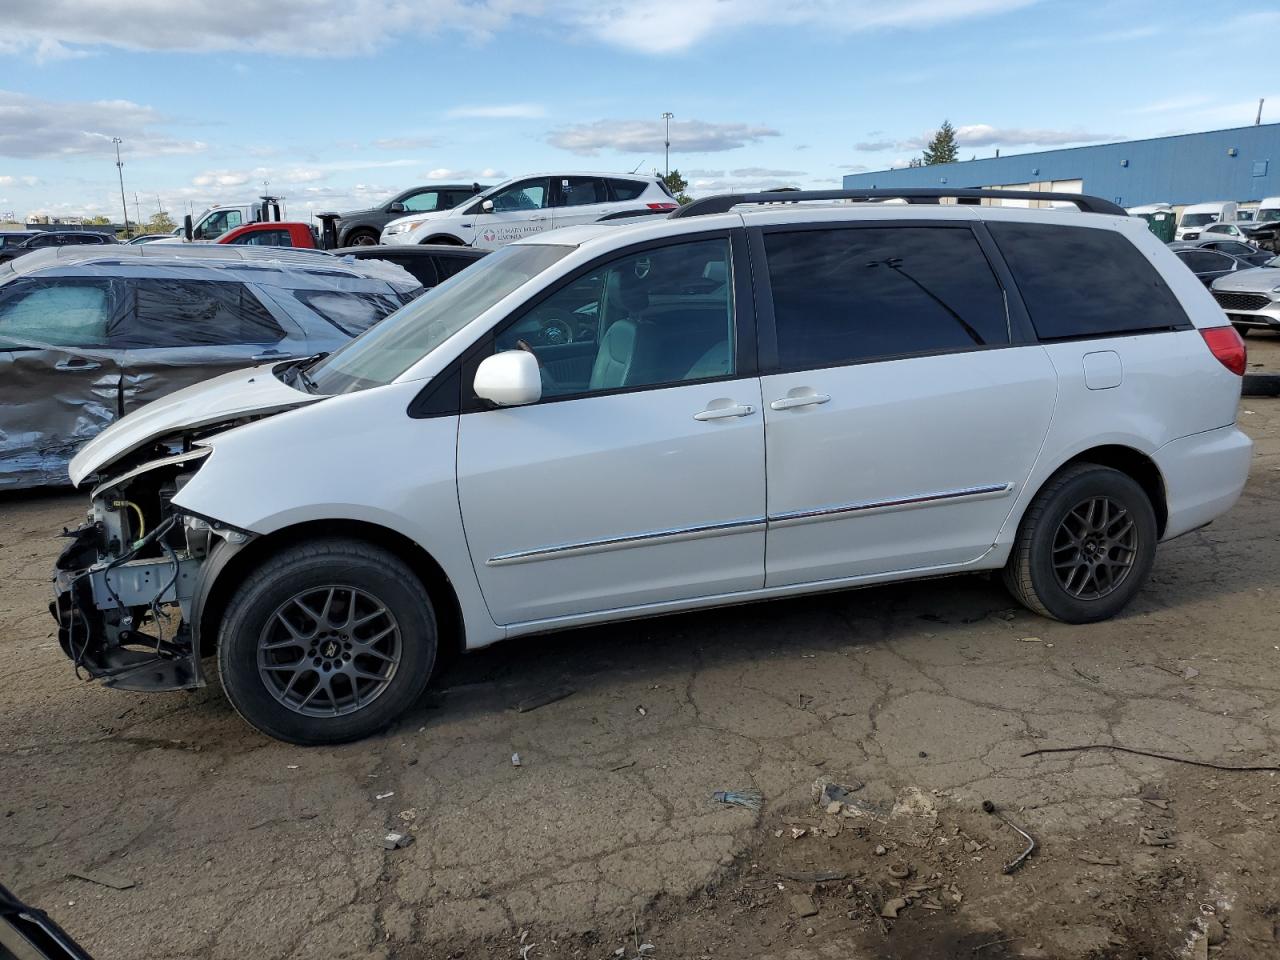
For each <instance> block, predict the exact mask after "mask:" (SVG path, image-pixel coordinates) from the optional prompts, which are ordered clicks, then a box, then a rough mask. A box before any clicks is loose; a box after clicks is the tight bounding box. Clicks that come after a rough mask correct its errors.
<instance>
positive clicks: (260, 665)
mask: <svg viewBox="0 0 1280 960" xmlns="http://www.w3.org/2000/svg"><path fill="white" fill-rule="evenodd" d="M436 648H437V635H436V620H435V615H434V612H433V610H432V607H431V601H430V599H429V598H428V596H427V592H426V590H425V588H424V587H423V586H422V584H421V582H420V581H419V580H418V579H417V577H416V576H414V574H413V571H411V570H410V569H409V568H408V567H407V566H405V564H404V563H403V562H402V561H400V560H399V558H397V557H395V556H394V555H393V554H390V553H388V552H386V551H384V550H381V549H379V548H377V547H374V546H372V545H369V544H366V543H362V542H360V541H356V540H339V539H334V540H322V541H318V542H312V543H305V544H299V545H297V546H293V547H289V548H287V549H285V550H283V551H281V552H280V553H278V554H276V555H275V556H273V557H272V558H271V559H269V560H267V561H266V562H265V563H263V564H262V566H260V567H259V568H258V569H256V570H254V571H253V572H252V573H251V574H250V575H249V576H248V577H247V578H246V579H245V581H244V583H242V584H241V585H240V587H239V588H238V589H237V590H236V592H235V594H234V595H233V597H232V599H231V602H230V604H229V605H228V607H227V612H226V615H225V616H224V618H223V621H222V628H221V630H220V632H219V639H218V665H219V667H220V669H221V672H222V685H223V688H224V689H225V690H226V693H227V697H228V699H229V700H230V701H231V703H232V705H233V706H234V707H235V708H236V710H237V711H238V712H239V713H240V715H241V716H242V717H244V718H245V720H247V721H248V722H249V723H250V724H252V725H253V726H255V727H257V728H258V729H259V730H261V731H262V732H263V733H266V734H268V735H269V736H272V737H275V738H277V739H279V740H287V741H289V742H290V743H300V744H318V743H341V742H344V741H348V740H358V739H360V738H361V737H365V736H368V735H369V734H371V733H374V732H376V731H378V730H380V729H382V728H383V727H385V726H387V725H388V724H389V723H391V722H392V721H393V720H394V719H395V718H396V717H398V716H399V715H400V714H401V713H402V712H403V711H404V710H405V709H406V708H407V707H408V706H409V705H411V704H412V703H413V702H414V701H415V700H416V699H417V698H418V696H419V695H420V694H421V693H422V691H423V689H424V688H425V687H426V685H427V680H428V679H429V678H430V675H431V670H432V667H433V666H434V664H435V658H436Z"/></svg>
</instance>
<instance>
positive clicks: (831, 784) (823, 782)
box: [812, 777, 863, 813]
mask: <svg viewBox="0 0 1280 960" xmlns="http://www.w3.org/2000/svg"><path fill="white" fill-rule="evenodd" d="M862 787H863V783H862V781H861V780H850V781H849V782H848V783H836V781H834V780H832V779H830V778H829V777H819V778H818V779H817V780H815V781H813V788H812V793H813V802H814V803H816V804H817V805H818V806H820V807H823V808H827V807H829V805H830V804H832V803H844V802H846V801H847V800H848V799H849V798H850V797H851V796H852V795H853V793H854V792H855V791H857V790H861V789H862ZM827 812H828V813H831V810H830V809H828V810H827ZM836 812H837V813H838V812H839V810H838V809H837V810H836Z"/></svg>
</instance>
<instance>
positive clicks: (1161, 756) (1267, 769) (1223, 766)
mask: <svg viewBox="0 0 1280 960" xmlns="http://www.w3.org/2000/svg"><path fill="white" fill-rule="evenodd" d="M1077 750H1117V751H1119V752H1120V753H1132V754H1134V755H1135V756H1139V757H1154V758H1155V759H1156V760H1171V761H1173V762H1174V763H1186V764H1190V765H1191V766H1193V767H1209V768H1210V769H1212V770H1229V771H1231V772H1233V773H1280V764H1254V765H1244V766H1238V765H1234V764H1228V763H1214V762H1212V761H1210V760H1192V759H1191V758H1189V757H1179V756H1175V755H1173V754H1169V753H1157V752H1155V751H1152V750H1137V749H1135V748H1133V747H1122V746H1120V745H1119V744H1116V743H1086V744H1083V745H1081V746H1078V747H1039V748H1037V749H1035V750H1028V751H1027V752H1026V753H1024V754H1023V756H1024V757H1034V756H1037V755H1038V754H1042V753H1073V752H1075V751H1077Z"/></svg>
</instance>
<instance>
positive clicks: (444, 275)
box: [435, 254, 477, 283]
mask: <svg viewBox="0 0 1280 960" xmlns="http://www.w3.org/2000/svg"><path fill="white" fill-rule="evenodd" d="M435 259H436V267H437V269H439V271H440V282H441V283H444V282H445V281H446V280H448V279H449V278H450V277H452V276H453V275H454V274H455V273H459V272H460V271H462V270H465V269H467V267H469V266H471V265H472V264H473V263H475V262H476V259H477V258H476V257H451V256H449V255H448V254H441V255H439V256H437V257H436V258H435Z"/></svg>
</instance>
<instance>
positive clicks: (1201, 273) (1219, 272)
mask: <svg viewBox="0 0 1280 960" xmlns="http://www.w3.org/2000/svg"><path fill="white" fill-rule="evenodd" d="M1173 252H1174V253H1175V254H1176V255H1177V257H1178V259H1179V260H1181V261H1182V262H1183V263H1185V264H1186V265H1187V266H1188V267H1189V268H1190V270H1191V272H1192V273H1194V274H1195V275H1196V276H1197V277H1198V278H1199V279H1200V282H1201V283H1203V284H1204V285H1205V286H1206V287H1208V286H1211V285H1212V284H1213V281H1215V280H1217V279H1218V278H1219V277H1225V276H1227V275H1228V274H1231V273H1235V272H1236V271H1237V270H1250V269H1252V268H1253V267H1256V266H1259V265H1260V264H1256V263H1251V262H1250V261H1248V260H1246V259H1245V258H1244V257H1236V256H1232V255H1231V254H1230V253H1224V252H1223V251H1221V250H1212V249H1205V248H1203V247H1181V248H1178V247H1175V248H1173ZM1254 253H1257V251H1254ZM1268 258H1270V255H1268Z"/></svg>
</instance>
